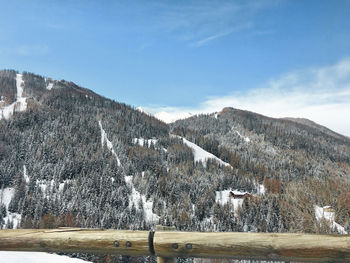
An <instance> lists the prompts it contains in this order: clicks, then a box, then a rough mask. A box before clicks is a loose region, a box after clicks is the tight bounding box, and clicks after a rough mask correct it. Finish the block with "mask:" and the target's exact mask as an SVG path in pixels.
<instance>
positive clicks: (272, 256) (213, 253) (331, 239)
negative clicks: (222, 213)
mask: <svg viewBox="0 0 350 263" xmlns="http://www.w3.org/2000/svg"><path fill="white" fill-rule="evenodd" d="M174 244H176V245H174ZM176 247H177V248H176ZM154 250H155V253H156V255H157V256H161V257H174V256H176V257H180V256H181V257H199V258H220V257H225V258H234V259H259V260H283V261H302V262H350V236H345V235H310V234H269V233H199V232H156V233H155V235H154Z"/></svg>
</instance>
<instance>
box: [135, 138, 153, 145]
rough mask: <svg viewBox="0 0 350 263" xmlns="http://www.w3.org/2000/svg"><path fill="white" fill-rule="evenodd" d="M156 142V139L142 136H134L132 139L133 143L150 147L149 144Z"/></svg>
mask: <svg viewBox="0 0 350 263" xmlns="http://www.w3.org/2000/svg"><path fill="white" fill-rule="evenodd" d="M157 142H158V140H157V139H144V138H134V139H132V143H133V144H138V145H140V146H147V147H150V146H151V144H152V143H153V145H155V144H156V143H157Z"/></svg>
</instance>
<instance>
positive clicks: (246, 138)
mask: <svg viewBox="0 0 350 263" xmlns="http://www.w3.org/2000/svg"><path fill="white" fill-rule="evenodd" d="M231 130H232V131H233V132H235V133H237V135H238V136H239V137H240V138H242V139H243V140H244V141H245V142H247V143H248V142H250V139H249V137H244V136H243V135H241V134H240V133H239V131H237V130H235V127H232V129H231Z"/></svg>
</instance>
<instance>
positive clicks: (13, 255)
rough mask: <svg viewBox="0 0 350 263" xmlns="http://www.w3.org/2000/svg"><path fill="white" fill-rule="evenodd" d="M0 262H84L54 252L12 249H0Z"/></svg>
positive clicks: (83, 262)
mask: <svg viewBox="0 0 350 263" xmlns="http://www.w3.org/2000/svg"><path fill="white" fill-rule="evenodd" d="M0 262H6V263H22V262H25V263H48V262H50V263H60V262H63V263H86V262H90V261H85V260H82V259H77V258H70V257H67V256H59V255H56V254H49V253H43V252H17V251H16V252H14V251H0Z"/></svg>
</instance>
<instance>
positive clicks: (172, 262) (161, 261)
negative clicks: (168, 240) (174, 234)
mask: <svg viewBox="0 0 350 263" xmlns="http://www.w3.org/2000/svg"><path fill="white" fill-rule="evenodd" d="M175 230H176V229H175V227H168V226H162V225H156V232H157V233H159V232H161V231H168V232H169V231H175ZM153 244H154V241H153ZM157 263H176V257H157Z"/></svg>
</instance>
